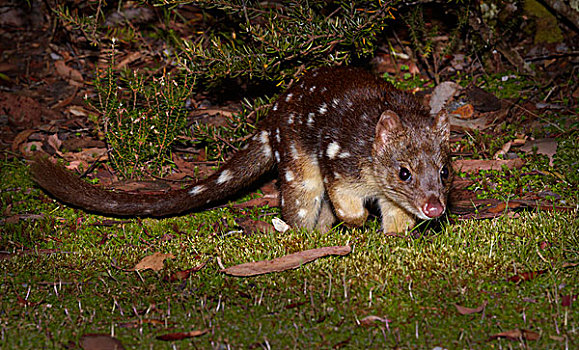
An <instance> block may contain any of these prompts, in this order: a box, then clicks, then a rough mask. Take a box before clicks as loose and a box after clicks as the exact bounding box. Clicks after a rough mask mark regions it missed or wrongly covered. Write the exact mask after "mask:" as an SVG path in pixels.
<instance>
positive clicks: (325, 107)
mask: <svg viewBox="0 0 579 350" xmlns="http://www.w3.org/2000/svg"><path fill="white" fill-rule="evenodd" d="M318 111H319V112H320V114H324V113H326V112H327V111H328V105H327V104H325V103H322V105H321V106H320V109H318Z"/></svg>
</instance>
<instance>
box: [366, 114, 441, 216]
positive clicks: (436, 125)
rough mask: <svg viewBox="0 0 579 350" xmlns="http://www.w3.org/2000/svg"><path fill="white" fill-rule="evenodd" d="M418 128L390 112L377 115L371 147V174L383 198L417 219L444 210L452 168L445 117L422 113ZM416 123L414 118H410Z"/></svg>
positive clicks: (438, 213) (439, 213)
mask: <svg viewBox="0 0 579 350" xmlns="http://www.w3.org/2000/svg"><path fill="white" fill-rule="evenodd" d="M420 113H422V114H423V115H421V116H420V118H423V120H422V122H421V123H419V125H418V126H417V125H405V124H404V121H403V120H401V118H400V117H399V116H398V114H396V113H395V112H393V111H391V110H386V111H384V112H383V113H382V115H381V116H380V120H379V122H378V123H377V125H376V137H375V140H374V145H373V151H372V152H373V158H374V163H373V171H374V176H375V178H376V181H377V182H378V183H379V184H380V185H381V186H380V187H381V188H382V190H383V191H384V195H385V196H386V197H388V198H389V199H391V200H392V201H394V202H396V203H397V204H398V205H400V206H401V207H403V208H405V209H406V210H407V211H408V212H410V213H412V214H414V215H415V216H417V217H418V218H420V219H423V220H430V219H434V218H437V217H440V216H441V215H442V214H444V212H445V211H446V204H447V197H448V191H449V189H450V183H451V177H452V169H451V167H450V156H449V146H448V139H449V136H450V126H449V124H448V119H447V116H446V114H445V113H444V112H443V113H440V114H438V115H437V116H436V117H434V118H432V117H430V116H429V115H428V113H427V112H425V111H420ZM413 120H414V121H416V120H418V119H417V118H415V119H413Z"/></svg>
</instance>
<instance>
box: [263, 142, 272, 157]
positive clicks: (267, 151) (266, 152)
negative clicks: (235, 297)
mask: <svg viewBox="0 0 579 350" xmlns="http://www.w3.org/2000/svg"><path fill="white" fill-rule="evenodd" d="M263 155H264V156H266V157H267V158H269V157H271V147H269V145H268V144H265V145H263Z"/></svg>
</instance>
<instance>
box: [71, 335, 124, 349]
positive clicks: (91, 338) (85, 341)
mask: <svg viewBox="0 0 579 350" xmlns="http://www.w3.org/2000/svg"><path fill="white" fill-rule="evenodd" d="M79 345H80V347H81V348H82V349H83V350H121V349H124V348H125V347H124V346H123V344H122V343H121V342H120V341H119V340H118V339H116V338H113V337H111V336H109V335H106V334H85V335H83V336H82V337H80V340H79Z"/></svg>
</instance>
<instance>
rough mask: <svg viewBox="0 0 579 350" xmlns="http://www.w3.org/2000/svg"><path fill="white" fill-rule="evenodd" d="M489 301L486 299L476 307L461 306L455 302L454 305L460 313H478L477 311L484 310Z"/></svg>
mask: <svg viewBox="0 0 579 350" xmlns="http://www.w3.org/2000/svg"><path fill="white" fill-rule="evenodd" d="M488 303H489V302H488V301H486V300H485V301H484V302H483V303H482V305H481V306H479V307H477V308H474V309H471V308H469V307H464V306H460V305H458V304H454V307H456V310H457V311H458V313H459V314H461V315H470V314H477V313H479V312H481V311H483V310H484V309H485V307H486V306H487V304H488Z"/></svg>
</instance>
